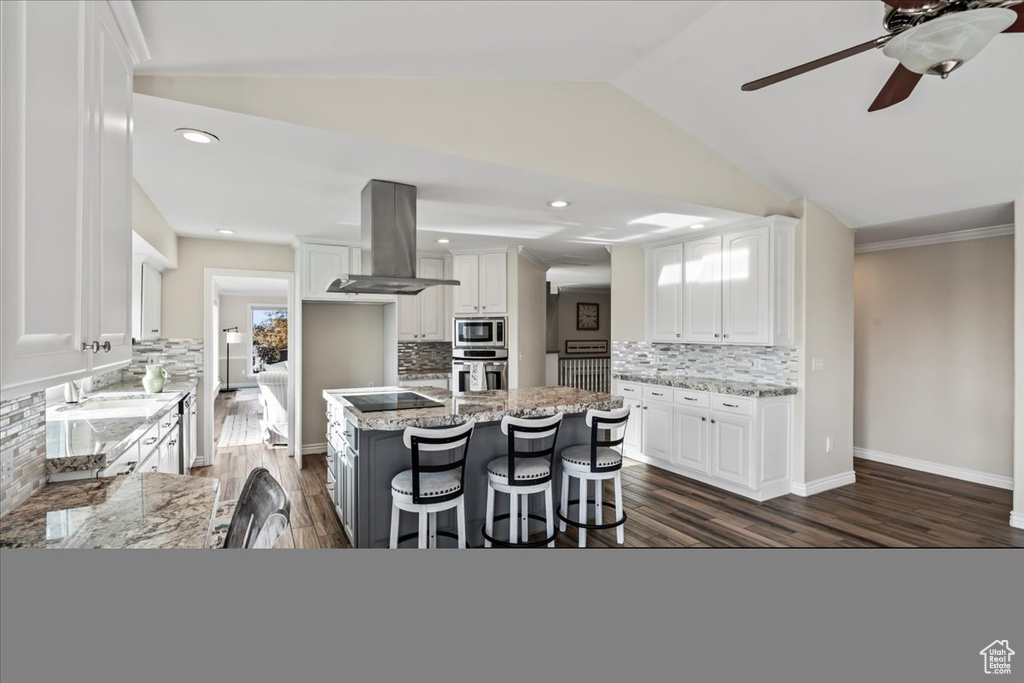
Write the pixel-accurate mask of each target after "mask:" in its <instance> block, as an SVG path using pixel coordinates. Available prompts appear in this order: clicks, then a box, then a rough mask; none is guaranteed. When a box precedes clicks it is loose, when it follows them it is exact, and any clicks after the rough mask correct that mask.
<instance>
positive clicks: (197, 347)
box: [125, 339, 203, 379]
mask: <svg viewBox="0 0 1024 683" xmlns="http://www.w3.org/2000/svg"><path fill="white" fill-rule="evenodd" d="M150 363H160V364H161V365H163V366H164V368H165V369H166V370H167V372H169V373H171V377H174V378H176V379H186V378H187V379H198V378H199V377H202V375H203V340H202V339H153V340H148V341H136V342H135V346H134V347H133V350H132V362H131V364H130V365H129V366H128V368H127V369H126V370H125V373H126V374H127V375H128V376H130V377H140V378H141V377H143V376H144V375H145V374H146V366H147V365H149V364H150ZM126 379H127V377H126Z"/></svg>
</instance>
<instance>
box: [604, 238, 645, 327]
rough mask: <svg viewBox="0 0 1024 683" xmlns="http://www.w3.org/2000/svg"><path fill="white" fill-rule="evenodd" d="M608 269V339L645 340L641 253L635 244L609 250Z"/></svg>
mask: <svg viewBox="0 0 1024 683" xmlns="http://www.w3.org/2000/svg"><path fill="white" fill-rule="evenodd" d="M611 268H612V289H611V304H610V305H611V319H610V321H609V322H610V328H611V340H612V341H634V342H635V341H644V340H645V339H646V337H647V334H646V331H645V328H644V315H645V314H644V306H643V302H644V301H645V300H646V297H647V290H646V287H645V285H644V283H645V282H646V279H645V275H644V250H643V249H642V248H641V247H638V246H636V245H618V246H614V247H612V248H611Z"/></svg>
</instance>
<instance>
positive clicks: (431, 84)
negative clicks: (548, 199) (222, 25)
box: [135, 76, 786, 215]
mask: <svg viewBox="0 0 1024 683" xmlns="http://www.w3.org/2000/svg"><path fill="white" fill-rule="evenodd" d="M135 91H136V92H139V93H143V94H146V95H154V96H156V97H165V98H169V99H176V100H181V101H185V102H192V103H194V104H199V105H203V106H209V107H215V108H217V109H226V110H229V111H236V112H241V113H243V114H252V115H255V116H262V117H265V118H271V119H277V120H280V121H287V122H290V123H297V124H300V125H306V126H312V127H316V128H324V129H328V130H334V131H339V132H343V133H348V134H352V135H358V136H363V137H369V138H374V139H378V140H384V141H387V142H390V143H395V144H402V145H410V146H413V147H420V148H423V149H430V150H434V151H438V152H443V153H445V154H455V155H457V156H461V157H465V158H470V159H476V160H479V161H485V162H488V163H494V164H500V165H504V166H511V167H514V168H521V169H525V170H530V171H535V172H541V173H547V174H551V175H555V176H561V177H566V178H575V179H578V180H584V181H588V182H593V183H599V184H601V185H607V186H610V187H618V188H624V189H629V190H634V191H638V192H644V193H648V194H655V195H662V196H665V197H673V198H676V199H679V200H682V201H688V202H695V203H698V204H705V205H707V206H717V207H721V208H725V209H732V210H735V211H742V212H745V213H750V214H755V215H769V214H773V213H779V212H781V211H782V210H784V209H785V207H786V201H785V200H784V199H783V198H782V197H780V196H778V195H777V194H775V193H774V192H772V191H771V190H769V189H768V188H767V187H766V186H764V185H763V184H761V183H759V182H758V181H756V180H754V179H753V178H752V177H751V176H749V175H747V174H746V173H745V172H744V171H742V170H741V169H740V168H739V167H738V166H736V165H734V164H733V163H731V162H730V161H728V160H726V159H725V158H724V157H722V156H721V155H719V154H717V153H716V152H714V151H712V150H711V149H710V148H708V147H706V146H705V145H704V144H702V143H701V142H700V141H698V140H697V139H696V138H694V137H693V136H691V135H689V134H688V133H686V132H684V131H683V130H681V129H680V128H679V127H677V126H675V125H674V124H672V123H671V122H670V121H668V120H667V119H665V118H663V117H662V116H660V115H658V114H657V113H655V112H654V111H653V110H652V109H650V108H648V107H647V106H645V105H643V104H641V103H640V102H638V101H637V100H635V99H633V98H632V97H630V96H629V95H627V94H626V93H624V92H623V91H622V90H619V89H618V88H616V87H615V86H613V85H611V84H609V83H584V82H559V81H529V80H501V79H491V80H476V79H402V78H326V77H258V76H198V77H197V76H177V77H176V76H137V77H136V78H135Z"/></svg>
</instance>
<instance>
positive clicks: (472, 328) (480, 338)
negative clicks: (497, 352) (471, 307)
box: [452, 318, 508, 349]
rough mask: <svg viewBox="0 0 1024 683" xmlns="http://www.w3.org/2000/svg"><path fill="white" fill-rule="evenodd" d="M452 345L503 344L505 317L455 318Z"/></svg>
mask: <svg viewBox="0 0 1024 683" xmlns="http://www.w3.org/2000/svg"><path fill="white" fill-rule="evenodd" d="M453 324H454V329H453V330H452V346H453V347H455V348H463V349H464V348H470V347H474V346H500V347H503V346H505V328H506V327H507V324H508V321H507V319H506V318H455V320H454V323H453Z"/></svg>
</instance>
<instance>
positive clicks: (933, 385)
mask: <svg viewBox="0 0 1024 683" xmlns="http://www.w3.org/2000/svg"><path fill="white" fill-rule="evenodd" d="M855 264H856V265H855V269H854V272H855V282H856V336H855V339H856V373H855V390H856V393H855V402H854V406H855V413H854V435H855V439H854V440H855V443H856V445H857V447H858V448H864V449H867V450H872V451H880V452H882V453H889V454H893V455H899V456H903V457H907V458H915V459H918V460H926V461H929V462H933V463H938V464H942V465H951V466H953V467H961V468H965V469H969V470H977V471H980V472H986V473H988V474H995V475H1001V476H1011V475H1012V471H1013V467H1012V466H1013V458H1012V448H1013V446H1012V444H1013V379H1012V378H1013V237H1012V236H1011V235H1007V236H1004V237H991V238H987V239H978V240H970V241H967V242H952V243H947V244H935V245H930V246H924V247H915V248H910V249H891V250H888V251H878V252H868V253H863V254H858V255H857V258H856V262H855Z"/></svg>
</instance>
